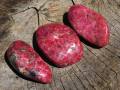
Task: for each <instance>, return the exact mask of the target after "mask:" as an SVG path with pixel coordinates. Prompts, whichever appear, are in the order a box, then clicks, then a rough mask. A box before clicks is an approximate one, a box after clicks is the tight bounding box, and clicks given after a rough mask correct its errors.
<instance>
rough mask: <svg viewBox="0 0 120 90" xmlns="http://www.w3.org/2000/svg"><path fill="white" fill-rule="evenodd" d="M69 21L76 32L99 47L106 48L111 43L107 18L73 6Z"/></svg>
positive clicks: (83, 7)
mask: <svg viewBox="0 0 120 90" xmlns="http://www.w3.org/2000/svg"><path fill="white" fill-rule="evenodd" d="M68 19H69V22H70V23H71V25H72V26H73V28H74V29H75V30H76V32H77V33H78V34H79V35H80V36H81V37H82V38H84V39H85V40H86V41H88V42H89V43H90V44H92V45H95V46H97V47H104V46H106V45H107V44H108V42H109V27H108V24H107V21H106V20H105V18H104V17H103V16H102V15H101V14H99V13H97V12H95V11H93V10H91V9H89V8H87V7H85V6H83V5H73V6H72V7H71V8H70V9H69V12H68Z"/></svg>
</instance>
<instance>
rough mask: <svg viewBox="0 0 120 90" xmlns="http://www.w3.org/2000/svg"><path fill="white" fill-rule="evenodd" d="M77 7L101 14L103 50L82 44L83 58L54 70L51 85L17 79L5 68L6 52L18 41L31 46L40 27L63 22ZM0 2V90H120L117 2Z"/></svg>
mask: <svg viewBox="0 0 120 90" xmlns="http://www.w3.org/2000/svg"><path fill="white" fill-rule="evenodd" d="M73 1H74V3H75V4H77V3H80V4H83V5H85V6H87V7H90V8H91V9H94V10H95V11H97V12H99V13H101V14H102V15H103V16H104V17H105V18H106V19H107V21H108V23H109V26H110V33H111V35H110V43H109V45H108V46H106V47H105V48H102V49H93V48H91V47H89V46H87V45H85V44H84V58H83V59H82V61H80V62H79V63H77V64H75V65H72V66H70V67H67V68H63V69H60V68H56V67H53V66H51V68H52V70H53V74H54V76H53V81H52V83H51V84H47V85H44V84H39V83H34V82H31V81H27V80H24V79H22V78H20V77H18V76H17V75H16V74H15V73H14V72H13V71H12V70H11V69H10V68H9V67H8V65H7V64H6V62H5V59H4V53H5V50H6V49H7V48H8V46H9V44H10V43H11V42H12V41H14V40H17V39H21V40H24V41H26V42H28V43H29V44H31V45H32V36H33V33H34V31H35V30H36V29H37V27H38V26H39V25H43V24H46V23H50V22H63V15H64V13H65V12H67V11H68V9H69V7H70V6H71V5H73ZM73 1H72V0H0V90H120V0H73Z"/></svg>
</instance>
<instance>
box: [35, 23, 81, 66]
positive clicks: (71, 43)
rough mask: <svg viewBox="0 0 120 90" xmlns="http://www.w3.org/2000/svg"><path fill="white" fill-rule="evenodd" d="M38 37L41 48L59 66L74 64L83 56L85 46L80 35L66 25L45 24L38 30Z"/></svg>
mask: <svg viewBox="0 0 120 90" xmlns="http://www.w3.org/2000/svg"><path fill="white" fill-rule="evenodd" d="M36 39H37V40H36V41H37V43H38V46H39V48H40V49H41V50H42V51H43V52H44V53H45V54H46V55H47V56H48V57H49V59H50V61H51V62H52V63H54V64H55V65H56V66H57V67H65V66H69V65H72V64H74V63H76V62H78V61H80V60H81V57H82V56H83V47H82V44H81V42H80V40H79V38H78V36H77V35H76V33H75V32H74V31H73V30H72V29H70V28H69V27H67V26H66V25H63V24H60V23H51V24H46V25H43V26H41V27H39V28H38V30H37V31H36Z"/></svg>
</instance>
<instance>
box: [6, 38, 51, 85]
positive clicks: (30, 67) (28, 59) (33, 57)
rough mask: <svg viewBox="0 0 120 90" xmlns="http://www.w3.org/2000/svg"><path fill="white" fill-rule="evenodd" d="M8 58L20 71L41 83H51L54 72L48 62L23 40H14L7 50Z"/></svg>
mask: <svg viewBox="0 0 120 90" xmlns="http://www.w3.org/2000/svg"><path fill="white" fill-rule="evenodd" d="M6 57H7V60H8V61H9V62H10V64H11V65H12V66H13V67H14V68H15V70H17V71H18V72H19V73H21V74H22V75H24V76H25V77H28V78H30V79H32V80H35V81H38V82H40V83H50V82H51V81H52V72H51V69H50V68H49V66H48V65H47V63H45V62H44V61H43V60H42V58H41V57H40V56H39V55H38V54H37V53H36V52H35V51H34V49H33V48H32V47H31V46H30V45H28V44H27V43H25V42H23V41H20V40H18V41H14V42H13V43H12V44H11V45H10V46H9V48H8V49H7V51H6Z"/></svg>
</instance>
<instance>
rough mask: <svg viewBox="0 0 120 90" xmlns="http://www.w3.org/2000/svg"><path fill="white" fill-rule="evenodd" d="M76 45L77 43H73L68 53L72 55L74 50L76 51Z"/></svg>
mask: <svg viewBox="0 0 120 90" xmlns="http://www.w3.org/2000/svg"><path fill="white" fill-rule="evenodd" d="M76 47H77V46H76V44H75V43H72V44H71V45H70V47H69V49H68V50H67V53H72V52H73V50H74V49H76Z"/></svg>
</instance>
